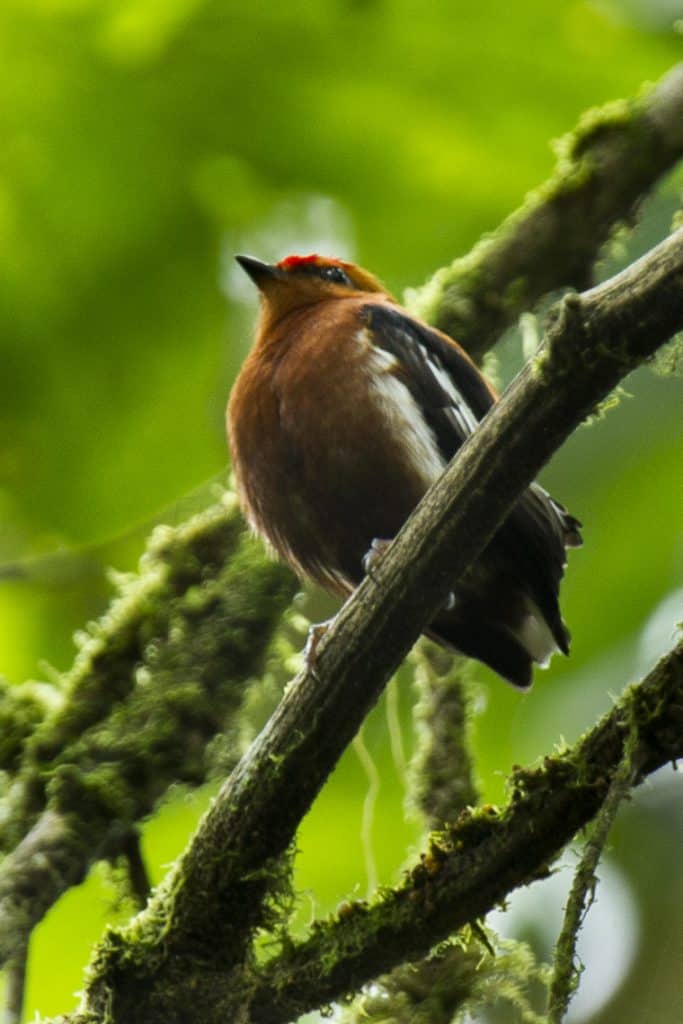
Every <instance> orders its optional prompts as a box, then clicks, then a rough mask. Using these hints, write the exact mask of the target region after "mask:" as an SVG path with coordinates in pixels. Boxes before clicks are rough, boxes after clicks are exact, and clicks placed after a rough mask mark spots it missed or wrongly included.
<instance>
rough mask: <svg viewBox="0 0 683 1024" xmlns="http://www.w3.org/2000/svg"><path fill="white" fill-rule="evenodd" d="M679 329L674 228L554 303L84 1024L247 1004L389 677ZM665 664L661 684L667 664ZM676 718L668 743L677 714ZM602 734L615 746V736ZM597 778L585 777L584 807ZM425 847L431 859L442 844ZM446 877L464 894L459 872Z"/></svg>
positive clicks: (554, 844) (209, 1014)
mask: <svg viewBox="0 0 683 1024" xmlns="http://www.w3.org/2000/svg"><path fill="white" fill-rule="evenodd" d="M681 326H683V230H682V231H679V232H677V233H676V234H674V235H672V236H671V237H670V238H669V239H667V240H666V241H665V242H663V243H662V244H661V245H659V246H658V247H657V248H656V249H654V250H653V251H652V252H650V253H649V254H648V256H647V257H645V258H643V259H642V260H640V261H638V262H637V263H635V264H633V265H632V266H631V267H629V268H628V269H627V270H626V271H624V272H623V273H621V274H619V275H617V276H616V277H615V278H613V279H611V280H610V281H608V282H606V283H605V284H604V285H601V286H600V287H599V288H596V289H593V290H592V291H590V292H587V293H585V294H584V295H582V296H572V297H570V298H568V299H565V301H564V302H563V304H562V306H561V309H560V312H559V314H558V316H557V317H556V319H555V321H554V323H553V325H552V327H551V329H550V332H549V334H548V337H547V340H546V343H545V345H544V347H543V348H542V349H541V351H540V353H539V355H538V356H537V357H536V358H535V359H534V360H533V361H532V362H530V363H529V364H528V365H527V366H526V367H525V368H524V370H523V371H522V372H521V373H520V374H519V375H518V378H517V379H516V381H515V382H514V383H513V385H511V387H510V388H509V389H508V391H507V392H506V394H505V395H504V396H503V398H502V399H501V401H500V402H499V403H498V404H497V405H496V406H495V407H494V408H493V409H492V410H491V412H490V413H489V414H488V415H487V417H486V418H485V419H484V421H483V422H482V423H481V425H480V427H479V428H478V430H477V431H476V433H475V434H474V435H473V436H472V437H471V438H469V439H468V441H467V442H466V443H465V445H463V447H462V449H461V450H460V452H459V453H458V455H457V457H456V458H455V459H454V460H453V462H452V463H451V465H450V466H449V467H448V469H447V470H446V472H445V473H444V474H443V476H442V477H441V478H440V479H439V480H438V481H437V482H436V483H435V485H434V486H433V487H432V488H431V489H430V491H429V492H428V494H427V495H426V496H425V498H424V500H423V501H422V502H421V503H420V506H419V507H418V509H417V510H416V511H415V513H414V514H413V515H412V516H411V518H410V519H409V521H408V522H407V523H406V525H405V526H404V528H403V529H402V530H401V532H400V534H399V535H398V537H397V539H396V540H395V541H394V543H393V544H392V545H391V546H390V547H389V549H388V550H387V552H386V553H385V555H384V557H383V558H382V560H381V562H380V563H379V565H378V566H377V570H376V572H374V573H373V577H372V578H368V579H366V580H365V581H364V582H363V584H362V585H361V586H360V587H359V588H358V590H357V591H356V592H355V593H354V595H353V596H352V597H351V598H350V599H349V600H348V601H347V603H346V604H345V605H344V607H343V608H342V610H341V611H340V613H339V614H338V616H337V618H336V620H335V622H334V624H333V625H332V627H331V628H330V629H329V631H328V632H327V634H326V635H325V636H324V637H323V639H322V641H321V642H320V644H319V646H318V649H317V654H316V665H315V671H303V672H301V673H300V674H299V675H298V676H297V677H296V679H295V680H293V682H292V683H291V684H290V686H289V687H288V689H287V691H286V693H285V696H284V698H283V700H282V701H281V703H280V705H279V707H278V709H277V710H276V712H275V714H274V715H273V716H272V718H271V719H270V721H269V723H268V725H267V726H266V728H265V729H264V730H263V732H262V733H261V734H260V736H259V737H258V738H257V740H256V741H255V742H254V744H252V747H251V748H250V750H249V751H248V753H247V755H246V756H245V757H244V759H243V760H242V762H241V763H240V764H239V765H238V767H237V768H236V769H235V771H234V772H233V774H232V776H231V777H230V779H229V780H228V781H227V782H226V783H225V785H224V786H223V788H222V790H221V792H220V793H219V795H218V797H217V798H216V800H215V801H214V804H213V805H212V807H211V808H210V810H209V811H208V813H207V814H206V816H205V818H204V819H203V821H202V823H201V825H200V827H199V829H198V831H197V833H196V834H195V836H194V838H193V840H192V842H191V843H190V845H189V847H188V848H187V850H186V851H185V853H184V854H183V856H182V857H181V858H180V860H179V861H178V862H177V864H176V866H175V867H174V869H173V870H172V871H171V872H170V874H169V876H168V878H167V879H166V881H165V883H164V884H163V885H162V887H161V888H160V889H159V890H157V892H156V893H155V895H154V896H153V898H152V900H151V901H150V903H149V905H148V907H147V909H146V910H145V911H143V912H142V914H140V915H138V917H137V918H136V919H135V922H134V923H133V925H132V926H131V927H130V929H129V930H127V931H124V932H114V933H110V936H109V938H108V939H107V941H106V943H105V944H104V945H103V946H102V947H101V948H100V950H99V952H98V954H97V956H96V964H95V968H94V970H93V973H92V974H91V979H90V983H89V985H88V987H87V989H86V992H85V994H84V999H83V1003H82V1007H81V1017H80V1019H81V1020H89V1019H92V1018H95V1019H99V1018H100V1017H102V1018H104V1017H105V1016H106V1015H107V1014H109V1017H108V1018H107V1019H111V1020H114V1021H125V1022H126V1024H137V1022H142V1021H145V1022H146V1024H149V1022H151V1021H155V1020H164V1021H166V1022H171V1021H174V1020H178V1021H180V1020H185V1019H187V1017H188V1015H195V1016H197V1015H199V1016H200V1017H201V1019H202V1021H203V1022H204V1024H213V1022H218V1021H219V1020H220V1021H223V1020H224V1019H225V1017H226V1015H228V1016H229V1014H228V1008H230V1012H232V1013H233V1014H234V1013H235V1012H236V1006H238V1005H243V1004H244V1000H245V999H247V1000H248V991H246V990H245V987H244V986H245V985H246V986H247V989H248V987H249V984H250V982H248V980H247V981H245V975H244V973H243V966H244V957H245V950H246V949H247V948H248V946H249V940H250V939H251V937H252V935H253V933H254V930H255V929H256V928H258V927H259V926H262V925H264V924H265V923H266V922H267V920H268V904H267V899H266V897H267V894H268V893H269V892H270V891H272V888H273V884H274V869H275V866H277V865H278V864H279V863H280V862H281V858H282V856H283V854H285V853H286V851H287V850H288V848H289V847H290V845H291V843H292V841H293V838H294V835H295V833H296V829H297V827H298V825H299V822H300V821H301V819H302V818H303V816H304V814H305V813H306V811H307V810H308V808H309V807H310V805H311V803H312V801H313V799H314V798H315V796H316V795H317V793H318V792H319V790H320V788H321V786H322V785H323V783H324V781H325V779H326V778H327V776H328V774H329V772H330V771H331V770H332V768H333V767H334V765H335V763H336V761H337V760H338V758H339V756H340V755H341V753H342V752H343V750H344V749H345V748H346V746H347V745H348V743H349V742H350V740H351V739H352V737H353V735H354V734H355V733H356V731H357V729H358V727H359V725H360V723H361V722H362V721H363V718H364V717H365V715H366V713H367V711H368V710H369V708H370V707H371V706H372V704H373V703H374V701H375V700H376V699H377V696H378V695H379V693H380V692H381V689H382V687H383V686H384V684H385V682H386V681H387V680H388V678H389V677H390V675H391V674H392V673H393V671H394V670H395V669H396V667H397V666H398V664H399V663H400V661H401V659H402V658H403V657H404V656H405V654H406V653H407V651H408V649H409V647H410V646H411V645H412V643H413V642H414V640H415V639H416V637H417V635H418V634H419V632H421V630H422V629H423V628H424V626H425V625H426V624H427V622H428V621H429V620H430V619H431V618H433V616H434V614H435V612H436V611H437V609H438V608H439V607H441V606H442V605H443V604H444V602H445V601H446V599H447V594H448V593H449V591H450V590H451V589H452V587H453V581H454V580H457V579H458V578H459V577H460V575H461V574H462V573H463V572H465V571H466V570H467V568H468V567H469V566H470V565H471V563H472V562H473V561H474V560H475V559H476V558H477V557H478V555H479V553H480V551H481V550H482V548H483V547H484V546H485V545H486V543H487V542H488V540H489V539H490V537H491V536H492V534H493V533H494V532H495V530H496V529H497V528H498V527H499V525H500V523H501V522H502V520H503V519H504V518H505V516H506V514H507V513H508V512H509V510H510V508H511V506H512V504H513V503H514V502H515V501H516V500H517V499H518V497H519V495H520V493H521V492H522V491H523V489H524V488H525V487H526V486H527V485H528V484H529V483H530V482H531V480H532V479H533V477H534V476H535V475H536V473H537V472H538V471H539V469H540V468H541V467H542V465H543V464H544V463H545V462H546V461H547V459H548V458H549V457H550V455H551V454H552V453H553V452H554V451H555V450H556V449H557V448H558V447H559V446H560V445H561V444H562V442H563V441H564V440H565V439H566V437H567V436H569V434H570V433H571V432H572V431H573V430H574V429H575V427H576V426H577V425H578V424H579V422H580V421H581V420H582V419H583V418H584V417H585V416H586V415H587V414H588V413H589V412H590V411H591V409H592V408H593V407H594V405H595V404H596V403H598V402H599V401H601V400H602V399H603V398H604V397H605V395H606V394H608V393H609V391H611V389H612V388H613V387H614V386H615V385H616V384H617V383H618V382H619V381H620V380H621V379H622V378H623V377H624V376H625V375H626V374H627V373H628V372H629V371H630V370H632V369H634V368H635V367H636V366H637V365H638V364H639V363H641V362H642V361H643V360H644V359H646V358H647V357H648V356H650V355H651V354H652V353H653V352H654V351H655V350H656V349H657V347H658V346H659V345H661V344H663V343H664V342H665V341H666V340H667V338H669V337H670V336H671V335H672V334H673V333H674V332H675V331H676V330H678V329H680V327H681ZM678 667H680V666H678ZM660 671H661V672H662V673H663V674H664V675H665V676H667V673H668V672H669V671H673V666H668V667H667V666H666V665H665V666H663V667H662V668H661V670H660ZM667 678H668V676H667ZM647 692H649V691H647ZM650 717H652V716H650ZM665 724H670V723H669V721H668V719H667V720H666V723H665ZM676 726H677V730H678V731H677V732H676V733H675V736H676V737H677V738H678V737H680V728H679V727H680V721H677V723H676ZM655 739H656V740H657V742H656V745H655V750H656V752H657V754H656V758H657V763H661V761H662V760H665V759H667V758H668V757H673V756H676V755H677V750H678V748H677V746H676V743H671V744H669V745H665V744H664V743H663V742H662V736H661V735H660V734H659V733H657V734H656V736H655ZM614 742H615V743H616V745H617V746H619V736H618V735H617V736H616V738H614ZM590 763H593V762H592V761H591V762H590ZM607 763H609V760H608V761H607ZM563 768H564V763H563V762H559V769H558V770H563ZM596 786H597V779H595V780H591V783H590V785H589V787H588V793H587V794H586V801H587V802H588V803H589V804H590V799H589V794H590V793H591V792H593V790H594V788H595V787H596ZM565 796H566V794H565ZM565 803H566V799H565ZM580 806H582V805H581V804H580V803H579V802H578V801H577V802H576V804H575V805H572V807H570V808H567V807H564V806H563V808H562V812H561V813H558V814H557V817H554V816H552V815H550V816H549V818H548V819H547V821H546V824H547V828H548V835H547V836H546V838H545V840H544V842H545V843H546V847H545V849H544V850H543V853H544V856H545V857H547V856H550V855H551V854H552V853H553V851H554V850H556V849H557V848H558V843H560V842H561V841H563V838H561V837H565V836H566V835H567V831H566V829H567V823H568V822H574V830H575V828H577V827H579V824H580V821H579V816H578V808H579V807H580ZM591 806H592V808H593V811H594V809H595V804H592V805H591ZM472 821H473V824H472V825H471V831H468V829H465V832H467V833H468V834H469V835H470V837H473V836H476V835H478V834H479V832H478V830H480V829H481V827H482V819H481V818H480V817H475V818H473V819H472ZM497 821H498V816H497V815H495V814H494V815H492V822H497ZM460 827H461V829H462V828H464V826H462V825H461V826H460ZM499 834H500V833H499V832H498V830H497V829H496V830H494V833H493V837H492V838H490V839H489V841H490V842H491V843H492V849H491V850H490V853H491V857H490V858H488V859H487V860H486V865H485V867H483V868H481V870H482V871H488V872H491V873H492V874H491V876H490V878H489V876H487V878H489V882H488V888H484V889H482V890H481V891H482V892H487V893H488V897H487V898H488V899H490V898H491V896H492V895H493V896H494V897H495V899H500V898H502V897H503V895H504V894H505V892H506V891H507V888H509V887H510V885H514V884H515V880H516V879H517V878H518V877H519V875H520V873H521V875H522V876H523V877H524V878H527V879H528V878H529V877H531V876H532V874H533V872H534V871H535V870H537V869H538V858H537V857H536V858H535V859H533V858H532V859H526V860H525V856H524V849H523V848H520V846H519V844H517V845H516V846H515V856H516V858H517V859H516V860H513V862H507V861H504V862H502V863H501V861H500V859H499V857H498V856H497V854H499V853H500V849H501V847H499V846H498V845H497V836H498V835H499ZM463 835H464V833H463V832H460V833H459V834H458V840H459V839H460V838H462V836H463ZM527 838H528V837H527ZM476 845H477V847H478V845H479V844H478V843H477V844H476ZM530 845H531V846H532V847H534V844H530ZM522 847H523V844H522ZM534 848H535V847H534ZM434 856H435V863H436V864H437V866H438V862H439V856H440V854H439V853H438V852H435V854H434ZM477 862H479V860H478V856H477ZM428 875H429V872H427V877H426V878H425V877H423V878H422V881H421V885H423V888H422V889H421V890H420V892H421V894H422V897H424V900H423V903H422V906H421V909H422V913H423V914H424V915H425V920H429V921H431V922H432V923H433V922H434V920H436V921H438V922H439V927H441V928H443V929H444V930H445V931H450V930H451V929H452V928H454V927H457V924H458V922H457V920H455V919H453V918H452V917H451V910H452V907H453V904H452V903H450V904H449V903H448V902H446V903H445V904H443V905H441V904H440V905H438V906H432V905H431V901H430V897H429V892H430V890H429V886H428V885H425V884H424V883H426V882H427V881H428ZM453 885H454V886H455V890H454V891H459V890H458V889H457V879H455V880H453ZM478 891H479V890H478ZM419 898H420V897H419V896H418V900H419ZM400 899H401V900H402V903H401V905H402V907H403V908H404V910H405V913H406V918H405V920H406V921H407V920H410V922H411V928H412V926H413V925H414V923H415V917H414V912H413V915H412V916H411V913H410V910H411V908H410V905H409V901H408V902H406V901H405V899H406V898H405V896H403V897H400ZM385 906H386V907H387V908H388V907H389V902H388V901H387V903H386V904H385ZM446 908H448V909H446ZM487 908H488V903H487V900H484V899H482V898H481V897H476V896H473V897H472V900H471V902H470V904H469V906H468V919H469V918H470V917H472V916H476V915H477V914H479V913H482V912H483V911H484V910H485V909H487ZM440 915H441V916H440ZM389 917H390V920H394V921H396V917H395V915H392V914H390V915H389ZM390 920H387V922H386V924H387V926H388V925H389V923H390ZM403 923H405V921H404V922H403ZM401 931H402V929H400V928H399V929H398V930H397V932H396V933H395V934H392V935H391V940H390V941H389V942H388V943H387V944H386V945H385V949H386V951H389V950H391V949H393V951H394V953H395V954H397V955H398V951H399V949H400V955H401V956H402V957H403V958H405V956H406V953H407V952H408V953H409V952H410V949H408V950H406V943H408V944H410V942H411V941H412V940H411V938H410V935H408V936H407V937H406V935H404V934H401V935H399V932H401ZM411 934H413V935H415V936H416V935H417V934H419V932H418V931H417V930H416V931H414V932H412V933H411ZM392 943H393V944H392ZM383 945H384V944H383ZM424 949H425V947H421V948H420V949H415V952H416V954H420V953H422V952H424ZM319 968H320V964H319V963H318V964H317V966H316V971H318V970H319ZM202 975H205V976H206V977H207V978H208V977H209V976H210V978H211V984H210V985H209V984H208V983H207V984H206V985H203V984H202V983H201V981H198V978H199V979H201V976H202ZM237 975H239V976H240V977H242V986H241V987H240V986H239V985H238V983H237V981H236V977H237ZM302 977H303V976H302ZM198 991H201V992H202V1003H201V1007H198V1004H197V998H198V997H197V993H198ZM240 999H241V1000H242V1002H241V1003H240V1002H239V1000H240ZM75 1019H79V1018H78V1017H77V1018H75ZM282 1019H285V1018H282Z"/></svg>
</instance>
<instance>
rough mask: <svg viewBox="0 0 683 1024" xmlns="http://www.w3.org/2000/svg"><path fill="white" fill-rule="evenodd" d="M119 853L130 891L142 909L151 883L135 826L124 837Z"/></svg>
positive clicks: (147, 897) (150, 888) (150, 889)
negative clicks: (121, 856)
mask: <svg viewBox="0 0 683 1024" xmlns="http://www.w3.org/2000/svg"><path fill="white" fill-rule="evenodd" d="M121 853H122V855H123V857H124V858H125V861H126V867H127V869H128V879H129V883H130V889H131V892H132V894H133V897H134V899H135V902H136V904H137V907H138V910H142V908H143V907H144V905H145V904H146V903H147V900H148V899H149V894H150V892H151V891H152V884H151V882H150V880H149V875H148V874H147V866H146V864H145V860H144V857H143V856H142V847H141V845H140V833H139V831H138V830H137V829H136V828H132V829H131V830H130V831H129V832H128V833H127V835H126V836H125V837H124V840H123V843H122V845H121Z"/></svg>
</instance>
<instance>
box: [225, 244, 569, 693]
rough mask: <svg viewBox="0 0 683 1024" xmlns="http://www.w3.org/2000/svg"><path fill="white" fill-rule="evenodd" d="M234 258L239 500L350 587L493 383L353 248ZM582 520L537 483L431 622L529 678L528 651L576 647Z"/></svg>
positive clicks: (252, 519) (519, 680) (314, 576)
mask: <svg viewBox="0 0 683 1024" xmlns="http://www.w3.org/2000/svg"><path fill="white" fill-rule="evenodd" d="M236 260H237V262H238V263H239V265H240V266H241V267H242V269H243V270H244V271H245V272H246V273H247V274H248V276H249V277H250V278H251V280H252V281H253V283H254V284H255V285H256V287H257V289H258V291H259V293H260V299H261V303H260V316H259V320H258V323H257V327H256V334H255V340H254V343H253V346H252V348H251V349H250V351H249V353H248V355H247V357H246V359H245V361H244V363H243V365H242V368H241V370H240V372H239V374H238V376H237V378H236V380H235V383H234V385H233V387H232V390H231V393H230V398H229V401H228V408H227V415H226V420H227V433H228V443H229V448H230V452H231V456H232V467H233V472H234V475H235V480H236V490H237V495H238V500H239V502H240V505H241V508H242V510H243V512H244V514H245V517H246V519H247V521H248V523H249V525H250V526H251V528H252V530H253V531H254V532H256V533H257V534H259V535H260V536H261V537H262V538H264V539H265V541H266V543H267V545H268V546H269V547H270V548H271V549H273V550H274V552H275V553H276V555H278V556H279V557H280V558H281V559H283V560H284V561H285V562H286V563H288V564H289V565H290V566H291V567H292V568H293V569H294V571H295V572H296V573H297V574H298V575H299V576H300V577H304V578H308V579H310V580H313V581H314V582H316V583H317V584H319V585H321V586H322V587H323V588H325V589H326V590H327V591H329V592H331V593H333V594H336V595H339V596H341V597H347V596H348V595H349V594H350V593H352V592H353V590H354V589H355V588H356V587H357V586H358V585H359V584H360V582H361V581H362V579H363V577H364V575H365V574H366V572H367V571H368V570H369V571H370V572H371V571H372V569H371V567H372V564H373V561H374V560H375V559H376V558H378V557H381V555H382V552H383V550H384V548H385V547H386V545H387V544H388V543H389V542H390V541H391V539H392V538H393V537H394V536H395V535H396V534H397V533H398V531H399V529H400V528H401V526H402V525H403V523H404V522H405V520H406V519H407V518H408V516H409V515H410V513H411V512H412V511H413V509H414V508H415V506H416V505H417V504H418V503H419V501H420V499H421V498H422V497H423V495H424V494H425V493H426V491H427V490H428V488H429V487H430V485H431V484H432V483H433V482H434V480H435V479H436V478H437V477H438V476H439V475H440V474H441V473H442V472H443V470H444V468H445V467H446V465H447V464H448V462H449V461H450V460H451V459H452V458H453V456H454V455H455V453H456V452H457V451H458V449H459V448H460V447H461V445H462V444H463V442H464V441H465V440H466V438H467V437H468V436H469V435H470V434H472V433H473V432H474V431H475V430H476V428H477V426H478V424H479V422H480V421H481V420H482V419H483V417H484V416H485V415H486V413H487V412H488V411H489V409H490V408H491V407H492V406H493V405H494V404H495V402H496V401H497V400H498V395H497V393H496V391H495V390H494V388H493V387H492V385H491V384H490V383H489V382H488V381H487V380H486V379H485V377H484V376H483V375H482V374H481V373H480V371H479V369H478V368H477V367H476V365H475V364H474V362H473V361H472V360H471V359H470V358H469V356H468V355H467V354H466V352H465V351H464V350H463V349H462V348H461V347H460V346H459V345H458V344H457V342H456V341H454V340H453V339H452V338H450V337H449V336H448V335H447V334H445V333H443V332H442V331H439V330H437V329H435V328H434V327H431V326H429V325H428V324H427V323H425V322H423V321H422V320H420V319H418V318H417V317H415V316H413V315H411V314H410V313H409V312H408V311H407V310H406V309H405V308H403V307H402V306H401V305H400V304H399V303H398V302H397V300H396V299H395V298H394V297H393V296H392V295H391V294H390V293H389V292H388V291H387V290H386V289H385V287H384V286H383V285H382V284H381V282H380V281H379V280H378V279H377V278H376V277H375V276H374V275H373V274H371V273H369V272H368V271H366V270H363V269H361V268H360V267H357V266H355V265H354V264H353V263H350V262H346V261H344V260H341V259H336V258H332V257H324V256H320V255H318V254H316V253H313V254H309V255H304V256H297V255H292V256H287V257H286V258H284V259H282V260H280V261H279V262H278V263H266V262H263V261H261V260H259V259H256V258H255V257H253V256H236ZM580 527H581V523H580V522H579V521H578V520H577V519H575V518H574V516H572V515H570V514H569V512H568V511H567V510H566V509H565V508H564V506H563V505H561V504H560V503H559V502H557V501H555V499H554V498H552V497H551V496H550V495H549V494H548V492H547V491H545V490H544V489H543V488H542V487H541V486H540V485H539V484H537V483H533V484H532V485H531V486H530V487H529V488H528V489H527V490H526V491H525V492H524V494H523V495H522V497H521V498H520V499H519V500H518V502H517V503H516V505H515V506H514V507H513V508H512V510H511V512H510V513H509V514H508V516H507V518H506V519H505V521H504V522H503V524H502V525H501V526H500V527H499V529H498V531H497V532H496V533H495V535H494V536H493V538H492V539H491V541H490V542H489V544H488V545H487V547H486V548H485V550H484V551H483V552H482V554H481V555H480V557H479V558H478V560H477V561H476V562H475V564H474V565H473V567H472V568H471V569H470V570H469V572H468V573H466V574H465V576H464V577H463V578H461V579H459V580H457V581H454V586H453V590H452V592H451V593H450V594H449V596H448V599H447V601H446V603H445V604H444V607H443V608H442V609H440V611H439V612H438V613H437V615H436V616H435V617H434V619H433V620H432V621H431V622H430V623H429V626H428V628H427V629H426V630H425V633H426V635H427V636H429V637H430V638H431V639H432V640H434V641H436V642H437V643H439V644H441V645H442V646H443V647H445V648H447V649H449V650H452V651H455V652H458V653H460V654H463V655H465V656H467V657H470V658H474V659H476V660H478V661H480V662H483V663H484V664H485V665H487V666H488V667H489V668H491V669H493V671H494V672H496V673H497V674H498V675H499V676H501V677H502V678H503V679H504V680H506V681H508V682H510V683H512V684H513V685H514V686H516V687H518V688H520V689H526V688H528V687H529V686H530V685H531V682H532V675H533V666H534V664H539V665H542V666H545V665H546V664H547V663H548V661H549V659H550V656H551V655H552V654H553V653H554V652H555V651H558V650H559V651H561V652H563V653H564V654H568V653H569V641H570V635H569V631H568V629H567V626H566V625H565V623H564V621H563V619H562V615H561V612H560V607H559V587H560V580H561V578H562V576H563V573H564V568H565V564H566V549H567V548H571V547H578V546H579V545H580V544H581V543H582V538H581V533H580Z"/></svg>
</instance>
